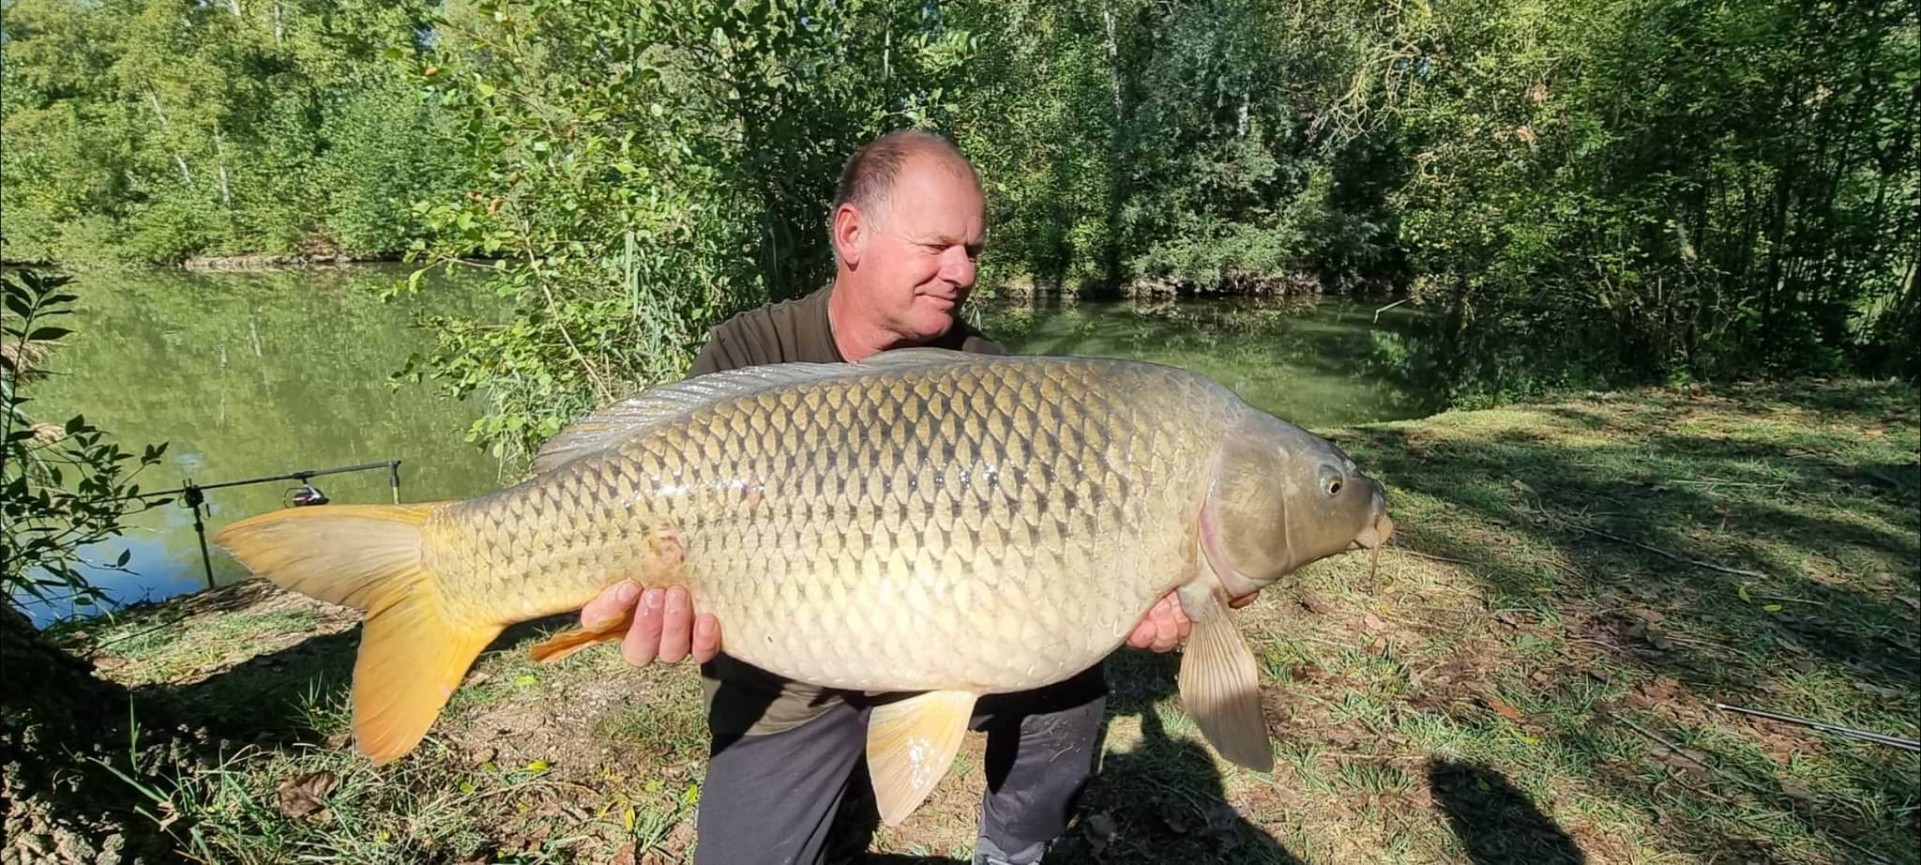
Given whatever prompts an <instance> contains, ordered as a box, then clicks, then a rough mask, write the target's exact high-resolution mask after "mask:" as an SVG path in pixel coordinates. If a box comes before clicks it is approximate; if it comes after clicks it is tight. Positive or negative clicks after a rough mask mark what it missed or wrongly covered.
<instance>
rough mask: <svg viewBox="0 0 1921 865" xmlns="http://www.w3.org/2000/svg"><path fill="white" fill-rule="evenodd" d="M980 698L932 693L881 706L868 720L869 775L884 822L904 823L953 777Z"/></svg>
mask: <svg viewBox="0 0 1921 865" xmlns="http://www.w3.org/2000/svg"><path fill="white" fill-rule="evenodd" d="M978 699H980V695H978V694H970V693H967V692H964V691H928V692H927V693H924V694H916V695H914V696H912V697H908V698H906V699H904V700H898V701H895V702H891V703H882V704H880V705H878V706H875V707H874V709H873V711H872V713H871V714H870V715H869V716H868V720H867V771H868V773H869V774H870V775H872V777H873V782H874V802H875V804H876V805H877V806H878V808H879V810H880V817H881V821H882V822H884V823H886V824H887V825H889V826H896V825H899V824H900V822H901V821H902V820H905V819H907V815H909V814H912V813H914V809H916V808H919V807H920V804H921V803H922V802H925V801H927V794H929V793H931V792H933V790H934V785H935V784H938V783H940V779H941V778H943V777H945V776H946V775H947V769H948V767H949V766H951V765H953V763H954V754H955V753H957V752H959V751H960V745H961V739H962V738H964V737H965V736H966V734H967V724H968V722H969V721H970V720H971V719H972V718H973V716H974V703H975V701H976V700H978Z"/></svg>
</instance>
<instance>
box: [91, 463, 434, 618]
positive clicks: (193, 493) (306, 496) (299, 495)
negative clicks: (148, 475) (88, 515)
mask: <svg viewBox="0 0 1921 865" xmlns="http://www.w3.org/2000/svg"><path fill="white" fill-rule="evenodd" d="M375 469H386V470H387V485H388V486H389V487H390V488H391V489H392V490H393V495H394V504H400V460H387V461H386V462H378V463H361V464H360V465H357V466H337V467H334V468H327V469H301V470H299V471H292V472H287V473H285V474H278V475H267V476H264V477H257V478H245V479H243V480H237V481H221V482H219V483H212V484H196V483H194V482H193V478H187V479H186V481H185V482H184V483H182V484H181V485H180V486H179V487H177V488H174V489H171V490H158V491H155V492H151V493H136V494H134V495H131V496H122V497H121V499H123V500H124V499H145V498H158V497H161V496H172V495H178V496H180V503H181V504H183V505H185V506H187V507H189V508H192V509H193V532H194V534H195V535H198V536H199V538H200V567H201V569H202V570H204V571H205V572H206V574H207V588H209V589H211V588H213V553H212V552H211V551H210V550H208V549H207V522H206V519H205V516H204V514H203V513H202V512H203V511H204V509H205V507H206V504H207V490H219V489H226V488H228V487H244V486H249V485H251V484H268V483H273V482H275V481H299V482H300V490H299V491H298V492H296V493H294V496H293V504H294V506H295V507H306V506H311V505H324V504H326V503H327V495H326V494H325V493H323V492H321V491H320V490H319V489H317V488H315V487H314V485H313V484H312V483H311V481H312V480H313V479H314V478H317V477H320V476H322V475H338V474H345V473H347V472H366V471H373V470H375Z"/></svg>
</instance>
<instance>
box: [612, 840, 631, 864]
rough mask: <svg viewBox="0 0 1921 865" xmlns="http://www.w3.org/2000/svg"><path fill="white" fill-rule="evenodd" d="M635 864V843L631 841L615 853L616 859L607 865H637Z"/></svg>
mask: <svg viewBox="0 0 1921 865" xmlns="http://www.w3.org/2000/svg"><path fill="white" fill-rule="evenodd" d="M635 862H636V860H635V858H634V842H632V841H629V842H627V843H625V844H622V845H620V849H619V850H615V851H614V858H612V859H609V860H607V865H635Z"/></svg>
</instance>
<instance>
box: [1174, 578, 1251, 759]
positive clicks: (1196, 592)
mask: <svg viewBox="0 0 1921 865" xmlns="http://www.w3.org/2000/svg"><path fill="white" fill-rule="evenodd" d="M1181 606H1182V607H1183V608H1184V609H1185V610H1186V611H1187V617H1188V618H1190V619H1192V620H1194V633H1193V636H1191V637H1189V638H1188V641H1187V648H1186V649H1185V650H1184V654H1183V656H1182V658H1181V675H1180V684H1181V706H1182V707H1183V708H1184V709H1186V710H1187V714H1188V716H1189V717H1191V718H1193V719H1194V723H1195V724H1197V725H1199V726H1200V728H1201V734H1202V735H1204V736H1206V737H1207V741H1208V742H1209V743H1211V744H1212V745H1213V746H1214V750H1216V751H1219V752H1220V753H1221V756H1223V757H1226V758H1227V759H1229V760H1232V761H1233V762H1235V763H1239V764H1241V765H1242V766H1246V767H1247V768H1249V769H1255V770H1258V771H1261V772H1268V771H1272V770H1273V768H1274V748H1273V746H1272V745H1271V744H1269V742H1268V739H1267V718H1266V716H1264V715H1262V714H1261V687H1260V671H1259V668H1258V667H1257V666H1256V665H1255V663H1254V653H1253V652H1251V651H1249V650H1248V648H1247V642H1246V641H1245V640H1242V639H1241V632H1240V630H1239V629H1238V628H1235V627H1234V620H1233V618H1232V617H1230V616H1229V614H1228V610H1227V604H1226V603H1225V601H1224V600H1223V599H1222V597H1221V595H1220V593H1219V591H1218V590H1217V589H1215V588H1214V587H1213V586H1208V585H1204V584H1200V583H1195V584H1190V585H1188V586H1186V587H1183V588H1182V589H1181Z"/></svg>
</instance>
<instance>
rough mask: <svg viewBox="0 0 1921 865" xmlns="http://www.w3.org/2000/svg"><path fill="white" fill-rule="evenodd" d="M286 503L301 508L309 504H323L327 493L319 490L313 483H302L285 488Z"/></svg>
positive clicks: (325, 501)
mask: <svg viewBox="0 0 1921 865" xmlns="http://www.w3.org/2000/svg"><path fill="white" fill-rule="evenodd" d="M287 503H288V504H289V505H290V506H292V507H296V508H303V507H307V506H309V505H324V504H326V503H327V494H326V493H323V492H321V491H320V488H319V487H316V486H314V485H313V484H308V483H303V484H301V485H300V486H297V487H289V488H288V489H287Z"/></svg>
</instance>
